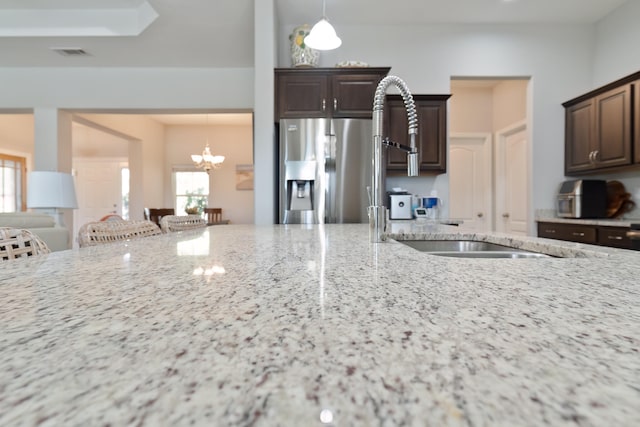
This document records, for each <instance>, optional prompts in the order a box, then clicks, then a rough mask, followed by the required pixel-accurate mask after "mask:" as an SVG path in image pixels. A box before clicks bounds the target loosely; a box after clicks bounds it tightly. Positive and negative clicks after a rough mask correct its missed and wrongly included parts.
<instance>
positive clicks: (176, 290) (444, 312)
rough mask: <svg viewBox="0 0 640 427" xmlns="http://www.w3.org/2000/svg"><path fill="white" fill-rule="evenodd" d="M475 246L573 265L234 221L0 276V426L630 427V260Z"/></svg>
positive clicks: (633, 390)
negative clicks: (473, 255) (451, 253)
mask: <svg viewBox="0 0 640 427" xmlns="http://www.w3.org/2000/svg"><path fill="white" fill-rule="evenodd" d="M403 227H404V228H403V229H402V230H398V229H395V230H393V229H392V231H393V232H394V233H395V234H394V236H395V237H396V238H406V237H412V238H420V237H426V236H439V237H443V236H448V237H449V238H453V237H454V236H453V235H452V234H450V233H458V232H463V230H461V229H458V228H457V227H445V226H439V227H437V228H433V229H428V230H427V229H425V228H424V227H423V228H422V229H420V228H413V227H411V228H407V226H406V225H404V226H403ZM474 237H476V238H478V239H487V240H494V241H501V242H506V241H508V240H510V241H512V242H515V243H517V244H520V245H539V246H538V247H542V246H544V247H546V248H547V249H549V248H550V247H551V246H554V247H559V246H562V247H563V249H555V250H556V251H573V252H578V251H582V252H583V255H585V256H583V257H574V258H562V259H561V258H548V259H516V260H504V259H499V260H486V259H457V258H446V257H438V256H433V255H429V254H426V253H421V252H418V251H415V250H413V249H411V248H409V247H406V246H405V245H402V244H400V243H398V242H394V241H391V242H389V243H380V244H376V245H372V244H370V243H369V240H368V227H367V225H326V226H315V227H306V226H264V227H256V226H240V225H230V226H219V227H210V228H208V229H207V230H206V231H204V232H202V231H195V232H187V233H177V234H173V235H163V236H155V237H148V238H145V239H144V240H139V241H134V242H130V243H128V244H126V245H124V244H114V245H109V246H105V247H91V248H85V249H82V250H74V251H64V252H56V253H52V254H49V255H46V256H43V257H41V258H32V259H28V260H17V261H13V262H6V263H4V264H3V265H2V266H1V268H0V307H1V309H0V366H2V369H0V425H2V426H31V425H41V426H62V425H64V426H96V425H100V426H102V425H111V426H121V425H148V426H164V425H166V426H181V425H201V426H212V425H225V426H227V425H239V426H250V425H260V426H262V425H264V426H314V425H317V426H321V425H336V426H349V425H357V426H372V425H378V426H396V425H409V426H540V425H550V426H565V425H566V426H577V425H579V426H605V425H606V426H613V425H615V426H637V425H640V410H638V408H640V385H639V384H640V351H639V349H640V292H639V289H640V288H639V286H640V284H639V279H638V278H639V277H640V253H638V252H631V251H624V250H615V249H604V248H596V247H591V246H586V245H578V244H571V243H568V244H561V243H560V242H557V241H549V240H543V239H534V238H528V239H516V240H514V239H511V238H510V237H509V236H498V235H492V236H480V235H477V236H474ZM548 245H551V246H548ZM596 253H597V256H596V255H595V254H596ZM589 255H594V256H589Z"/></svg>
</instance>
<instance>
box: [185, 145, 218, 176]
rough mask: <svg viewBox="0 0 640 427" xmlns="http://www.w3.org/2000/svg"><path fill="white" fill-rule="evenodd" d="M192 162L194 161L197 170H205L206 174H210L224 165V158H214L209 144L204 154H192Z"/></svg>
mask: <svg viewBox="0 0 640 427" xmlns="http://www.w3.org/2000/svg"><path fill="white" fill-rule="evenodd" d="M191 160H193V163H194V164H195V165H196V167H197V168H200V169H204V170H205V172H207V173H209V171H210V170H211V169H218V168H219V167H220V166H221V165H222V162H224V156H214V155H213V154H211V150H210V149H209V144H207V145H206V146H205V147H204V150H203V151H202V154H192V155H191Z"/></svg>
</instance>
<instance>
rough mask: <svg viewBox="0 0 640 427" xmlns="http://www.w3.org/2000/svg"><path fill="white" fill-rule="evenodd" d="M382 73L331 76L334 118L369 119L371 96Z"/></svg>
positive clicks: (371, 108) (371, 106)
mask: <svg viewBox="0 0 640 427" xmlns="http://www.w3.org/2000/svg"><path fill="white" fill-rule="evenodd" d="M383 77H384V75H378V74H335V75H333V76H331V95H332V96H331V98H330V99H329V100H328V102H330V104H331V110H332V116H333V117H335V118H364V119H370V118H371V116H372V111H373V96H374V94H375V92H376V87H377V86H378V83H379V82H380V80H382V78H383Z"/></svg>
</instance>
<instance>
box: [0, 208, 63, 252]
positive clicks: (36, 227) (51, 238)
mask: <svg viewBox="0 0 640 427" xmlns="http://www.w3.org/2000/svg"><path fill="white" fill-rule="evenodd" d="M0 227H12V228H23V229H26V230H29V231H31V232H32V233H33V234H35V235H36V236H38V237H39V238H40V239H42V240H43V241H44V242H45V243H46V244H47V246H48V247H49V250H51V252H55V251H63V250H65V249H69V248H71V245H70V243H71V242H70V237H69V230H68V229H67V228H64V227H57V226H56V220H55V218H53V217H52V216H51V215H47V214H43V213H36V212H0Z"/></svg>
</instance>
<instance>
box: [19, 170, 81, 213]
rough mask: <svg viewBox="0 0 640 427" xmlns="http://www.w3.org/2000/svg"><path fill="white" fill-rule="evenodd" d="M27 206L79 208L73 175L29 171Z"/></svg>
mask: <svg viewBox="0 0 640 427" xmlns="http://www.w3.org/2000/svg"><path fill="white" fill-rule="evenodd" d="M27 206H28V207H30V208H49V209H50V208H62V209H77V208H78V201H77V200H76V188H75V185H74V182H73V176H71V174H68V173H63V172H53V171H33V172H31V173H29V180H28V188H27Z"/></svg>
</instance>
